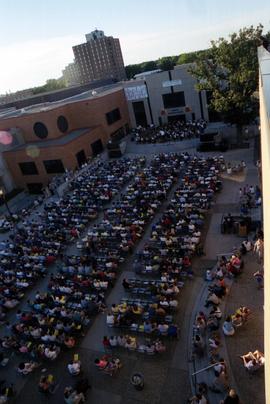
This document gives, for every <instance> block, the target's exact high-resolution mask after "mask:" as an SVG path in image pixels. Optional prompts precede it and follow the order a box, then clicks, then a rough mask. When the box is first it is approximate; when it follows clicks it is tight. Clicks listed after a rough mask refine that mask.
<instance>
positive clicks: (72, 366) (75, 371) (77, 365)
mask: <svg viewBox="0 0 270 404" xmlns="http://www.w3.org/2000/svg"><path fill="white" fill-rule="evenodd" d="M67 368H68V371H69V373H70V374H71V375H72V376H78V375H79V374H80V373H81V362H80V361H79V360H73V361H72V362H70V363H69V364H68V366H67Z"/></svg>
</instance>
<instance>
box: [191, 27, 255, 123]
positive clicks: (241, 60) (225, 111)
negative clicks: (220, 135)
mask: <svg viewBox="0 0 270 404" xmlns="http://www.w3.org/2000/svg"><path fill="white" fill-rule="evenodd" d="M262 30H263V26H262V25H258V26H257V27H256V28H254V27H253V26H251V27H247V28H243V29H241V30H240V31H239V32H238V33H233V34H231V35H230V36H229V39H225V38H220V39H218V40H217V41H211V48H210V49H208V50H207V52H204V53H202V54H201V55H199V57H198V58H197V60H196V63H195V64H194V66H193V67H192V68H191V69H190V72H191V73H192V74H193V75H194V76H195V77H196V78H197V79H198V85H197V88H198V89H199V90H208V91H210V92H211V94H212V96H211V105H210V107H212V108H213V109H214V110H215V111H217V112H219V113H220V114H221V116H222V119H223V120H224V121H225V122H229V123H231V124H236V125H238V126H239V127H240V126H242V125H245V124H249V123H250V122H252V121H253V120H254V118H255V117H256V116H257V115H258V99H257V98H256V97H255V96H254V93H255V91H256V90H257V88H258V60H257V47H258V46H259V45H260V44H261V35H262Z"/></svg>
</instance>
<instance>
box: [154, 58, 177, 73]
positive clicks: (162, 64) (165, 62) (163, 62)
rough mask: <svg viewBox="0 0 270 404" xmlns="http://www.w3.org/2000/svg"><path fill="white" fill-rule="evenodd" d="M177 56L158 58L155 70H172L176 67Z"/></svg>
mask: <svg viewBox="0 0 270 404" xmlns="http://www.w3.org/2000/svg"><path fill="white" fill-rule="evenodd" d="M177 59H178V56H164V57H163V58H159V59H158V60H157V62H156V64H157V68H158V69H161V70H172V69H173V68H174V66H175V65H176V61H177Z"/></svg>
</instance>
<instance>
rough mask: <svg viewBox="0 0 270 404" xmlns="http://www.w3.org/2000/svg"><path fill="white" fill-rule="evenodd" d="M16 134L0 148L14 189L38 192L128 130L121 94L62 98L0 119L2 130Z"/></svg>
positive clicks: (111, 91)
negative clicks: (18, 133) (4, 148)
mask: <svg viewBox="0 0 270 404" xmlns="http://www.w3.org/2000/svg"><path fill="white" fill-rule="evenodd" d="M12 128H17V129H18V130H19V132H20V141H19V142H18V140H17V139H15V137H14V139H13V143H12V144H11V145H10V146H9V147H8V150H6V151H3V156H4V159H5V161H6V164H7V167H8V169H9V171H10V173H11V175H12V177H13V180H14V183H15V186H16V187H19V188H26V189H28V190H29V191H30V192H38V191H40V190H41V189H42V188H43V187H44V186H46V185H47V184H48V183H49V181H50V179H51V178H52V177H53V176H55V175H56V174H61V173H63V172H65V170H66V169H68V170H70V169H71V170H74V169H75V168H76V167H78V166H80V165H81V164H83V163H84V162H85V161H86V159H87V158H88V157H89V156H92V155H96V154H98V153H99V152H101V151H102V150H103V148H104V146H106V144H107V142H108V140H109V139H110V138H112V137H113V136H114V135H115V134H117V133H119V131H120V132H124V133H125V132H126V131H127V130H128V128H129V115H128V109H127V104H126V100H125V94H124V91H123V89H121V88H111V89H107V90H105V91H102V92H100V93H98V94H94V95H92V94H91V92H89V93H86V94H81V95H78V96H76V97H72V98H71V99H67V100H63V101H61V102H56V103H51V104H49V105H46V106H45V107H42V106H33V107H30V108H28V109H27V110H20V111H15V112H14V114H13V115H12V114H9V115H8V117H6V118H5V116H4V117H2V118H1V119H0V131H1V130H5V131H9V132H10V133H11V131H12Z"/></svg>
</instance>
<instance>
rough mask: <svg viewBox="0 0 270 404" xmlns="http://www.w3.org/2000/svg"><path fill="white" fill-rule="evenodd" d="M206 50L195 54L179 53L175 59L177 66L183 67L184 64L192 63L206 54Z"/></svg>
mask: <svg viewBox="0 0 270 404" xmlns="http://www.w3.org/2000/svg"><path fill="white" fill-rule="evenodd" d="M206 52H207V50H199V51H195V52H188V53H181V55H179V57H178V59H177V62H176V63H177V64H178V65H183V64H185V63H194V62H196V60H197V59H198V58H200V57H203V56H204V55H205V54H206Z"/></svg>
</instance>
